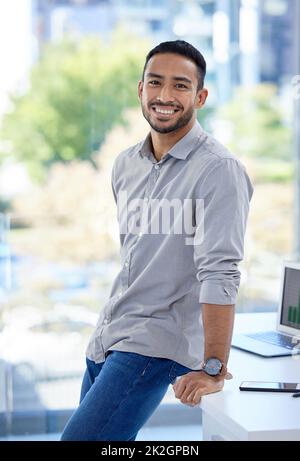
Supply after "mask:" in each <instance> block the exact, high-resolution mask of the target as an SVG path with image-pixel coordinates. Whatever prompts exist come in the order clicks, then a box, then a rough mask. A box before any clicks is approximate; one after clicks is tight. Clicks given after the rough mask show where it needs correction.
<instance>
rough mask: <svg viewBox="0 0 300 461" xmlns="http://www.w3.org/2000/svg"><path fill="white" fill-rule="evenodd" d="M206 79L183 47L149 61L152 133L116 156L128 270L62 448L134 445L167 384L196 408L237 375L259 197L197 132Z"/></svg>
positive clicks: (160, 49) (145, 80) (98, 334)
mask: <svg viewBox="0 0 300 461" xmlns="http://www.w3.org/2000/svg"><path fill="white" fill-rule="evenodd" d="M205 73H206V63H205V60H204V58H203V56H202V55H201V53H200V52H199V51H198V50H196V49H195V48H194V47H193V46H192V45H190V44H188V43H187V42H184V41H172V42H164V43H161V44H160V45H158V46H157V47H156V48H154V49H153V50H151V51H150V52H149V54H148V55H147V58H146V63H145V66H144V71H143V77H142V81H140V82H139V85H138V95H139V99H140V101H141V107H142V112H143V115H144V117H145V118H146V120H147V121H148V123H149V125H150V127H151V128H150V133H149V135H148V136H147V138H146V139H145V140H144V141H143V142H141V143H139V144H137V145H136V146H134V147H131V148H129V149H128V150H126V151H124V152H122V153H121V154H119V156H118V157H117V158H116V160H115V163H114V165H113V171H112V188H113V193H114V196H115V200H116V203H117V205H118V220H119V225H120V240H121V263H122V269H121V270H120V272H119V274H118V276H117V277H116V280H115V281H114V284H113V287H112V291H111V296H110V299H109V301H108V303H107V304H106V305H105V306H104V308H103V310H102V312H101V314H100V317H99V321H98V323H97V326H96V329H95V332H94V334H93V336H92V338H91V340H90V343H89V345H88V348H87V370H86V373H85V376H84V379H83V384H82V391H81V403H80V405H79V408H78V409H77V410H76V412H75V413H74V415H73V416H72V418H71V420H70V421H69V423H68V424H67V426H66V428H65V431H64V433H63V436H62V440H109V441H112V440H135V438H136V436H137V433H138V431H139V429H140V428H141V427H142V426H143V425H144V424H145V422H146V421H147V420H148V418H149V417H150V416H151V414H152V413H153V412H154V410H155V409H156V408H157V406H158V405H159V403H160V402H161V400H162V399H163V397H164V395H165V393H166V392H167V389H168V386H169V384H173V389H174V392H175V396H176V398H178V399H179V400H180V401H181V402H182V403H184V404H186V405H190V406H194V405H197V404H199V402H200V400H201V396H203V395H206V394H209V393H212V392H218V391H220V390H222V388H223V385H224V379H229V378H230V377H231V375H230V373H229V372H227V361H228V356H229V349H230V343H231V336H232V329H233V322H234V305H235V300H236V295H237V290H238V287H239V281H240V272H239V270H238V263H239V262H240V261H241V260H242V258H243V245H244V233H245V228H246V221H247V217H248V211H249V202H250V199H251V196H252V191H253V190H252V186H251V183H250V180H249V178H248V176H247V173H246V171H245V169H244V167H243V166H242V165H241V163H240V162H239V161H238V160H237V159H236V158H235V157H234V156H233V155H232V154H230V153H229V152H228V151H227V150H226V149H225V148H224V147H223V146H222V145H220V144H219V143H218V142H217V141H216V140H215V139H213V138H212V137H211V136H209V135H208V134H207V133H205V132H204V131H203V130H202V128H201V126H200V125H199V123H198V122H197V119H196V114H197V110H198V109H201V108H202V107H203V106H204V104H205V101H206V98H207V95H208V92H207V90H206V89H205V88H204V86H203V85H204V77H205ZM149 212H151V215H150V217H149ZM161 212H162V213H161ZM171 215H172V216H173V221H172V222H171ZM161 216H162V227H161V226H160V224H161V222H160V217H161ZM182 219H183V221H184V224H185V225H184V228H182V226H181V227H180V226H179V225H178V224H182ZM177 377H180V379H179V380H178V381H177V382H176V383H175V381H176V378H177Z"/></svg>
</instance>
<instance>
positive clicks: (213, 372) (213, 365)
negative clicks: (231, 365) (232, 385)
mask: <svg viewBox="0 0 300 461" xmlns="http://www.w3.org/2000/svg"><path fill="white" fill-rule="evenodd" d="M201 371H204V373H206V374H207V375H209V376H223V375H225V374H226V372H227V368H226V365H224V363H223V362H221V360H219V359H217V358H216V357H209V358H208V359H206V360H205V361H204V362H203V363H202V367H201Z"/></svg>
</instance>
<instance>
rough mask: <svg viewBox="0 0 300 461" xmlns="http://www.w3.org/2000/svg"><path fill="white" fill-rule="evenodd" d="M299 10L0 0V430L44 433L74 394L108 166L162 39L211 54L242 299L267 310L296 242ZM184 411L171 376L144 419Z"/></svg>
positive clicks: (97, 281)
mask: <svg viewBox="0 0 300 461" xmlns="http://www.w3.org/2000/svg"><path fill="white" fill-rule="evenodd" d="M299 24H300V7H299V2H298V0H130V1H129V0H128V1H127V0H69V1H67V0H7V1H6V0H4V1H2V2H0V66H1V77H0V438H2V439H9V438H10V437H15V438H16V439H18V438H22V437H24V436H25V437H27V438H31V439H37V438H38V437H39V438H43V437H46V436H47V434H48V436H49V437H50V438H51V434H52V435H53V434H58V433H59V432H60V430H61V428H62V426H63V424H64V422H65V421H66V418H67V417H68V416H69V415H70V414H71V412H72V411H73V410H74V408H75V407H76V405H77V402H78V396H79V388H80V382H81V376H82V373H83V371H84V367H85V362H84V352H85V348H86V345H87V341H88V338H89V336H90V334H91V332H92V330H93V327H94V325H95V323H96V321H97V317H98V314H99V312H100V310H101V308H102V307H103V305H104V303H105V302H106V300H107V299H108V296H109V293H110V288H111V284H112V281H113V279H114V277H115V275H116V274H117V272H118V270H119V267H120V266H119V236H118V227H117V220H116V209H115V204H114V200H113V196H112V192H111V185H110V175H111V167H112V164H113V161H114V159H115V157H116V156H117V154H118V153H119V152H120V151H121V150H123V149H125V148H126V147H128V146H130V145H132V144H135V143H136V142H138V141H140V140H141V139H143V138H144V137H145V135H146V134H147V131H148V127H147V124H146V122H145V121H144V119H143V117H142V115H141V111H140V107H139V101H138V98H137V94H136V88H137V81H138V80H139V78H140V76H141V70H142V67H143V64H144V59H145V55H146V53H147V51H149V50H150V49H151V48H152V47H153V46H155V45H156V44H158V43H159V42H161V41H164V40H175V39H184V40H187V41H189V42H191V43H192V44H193V45H195V46H196V47H198V48H199V50H201V52H202V53H203V54H204V56H205V57H206V60H207V64H208V74H207V80H206V86H207V88H208V89H209V99H208V103H207V106H206V108H205V109H204V110H202V111H200V112H199V120H200V122H201V124H202V125H203V127H204V128H205V129H206V130H207V131H209V132H210V133H212V134H213V135H214V136H216V137H217V138H218V139H219V140H220V141H221V142H223V143H224V144H225V145H226V146H228V147H229V148H230V149H231V150H232V151H233V152H234V153H235V154H236V155H237V156H238V158H240V160H241V161H242V162H243V163H244V164H245V166H246V167H247V170H248V172H249V174H250V176H251V179H252V182H253V184H254V186H255V193H254V196H253V200H252V205H251V213H250V216H249V226H248V231H247V235H246V247H245V260H244V262H243V263H242V264H241V267H240V269H241V273H242V281H241V287H240V292H239V298H238V304H237V311H238V312H251V311H253V312H258V311H274V310H276V307H277V300H278V296H279V288H280V286H279V280H280V270H281V263H282V261H283V260H298V259H299V256H300V254H299V253H300V252H299V248H300V245H299V239H300V237H299V234H300V232H299V230H300V226H299V220H300V218H299V203H300V201H299V190H300V188H299V157H300V150H299V145H300V141H299V120H300V118H299V105H300V101H299V99H300V91H299V85H300V76H299V74H300V64H299V62H300V52H299V47H300V45H299V44H300V39H299V30H298V29H299ZM297 75H298V76H299V77H297ZM178 421H181V423H182V422H184V423H185V424H186V426H187V427H188V426H189V425H193V424H194V425H196V426H197V425H198V423H199V424H200V423H201V414H200V411H199V410H198V409H191V408H188V407H184V406H183V405H182V404H180V403H179V402H178V401H176V399H175V397H174V396H173V391H172V389H170V392H168V394H167V395H166V397H165V399H164V404H163V405H162V406H161V408H160V410H159V413H157V414H156V416H155V417H154V418H153V419H152V422H151V423H150V424H149V427H150V426H151V424H152V426H158V427H159V428H160V434H161V435H160V437H161V439H164V438H165V437H166V432H164V427H167V426H168V425H170V424H177V423H178ZM178 424H179V423H178ZM196 426H195V427H196ZM177 433H178V432H177ZM38 434H39V435H38ZM188 434H189V433H188V432H187V433H185V432H181V437H184V438H183V439H182V440H191V439H189V438H188V437H189V435H188ZM190 434H191V432H190ZM199 434H200V432H199ZM53 437H54V438H55V436H53ZM148 437H151V436H150V435H149V436H148ZM153 437H154V436H153ZM156 439H157V437H156ZM171 440H172V438H171ZM173 440H174V438H173Z"/></svg>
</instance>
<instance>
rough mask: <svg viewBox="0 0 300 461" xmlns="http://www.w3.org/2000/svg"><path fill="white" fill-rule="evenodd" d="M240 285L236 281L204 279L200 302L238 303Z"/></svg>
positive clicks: (201, 286)
mask: <svg viewBox="0 0 300 461" xmlns="http://www.w3.org/2000/svg"><path fill="white" fill-rule="evenodd" d="M237 293H238V286H236V285H235V283H234V282H232V283H230V282H222V281H212V280H204V281H203V282H201V285H200V296H199V302H200V303H202V304H222V305H229V304H236V298H237Z"/></svg>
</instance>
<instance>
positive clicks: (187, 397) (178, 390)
mask: <svg viewBox="0 0 300 461" xmlns="http://www.w3.org/2000/svg"><path fill="white" fill-rule="evenodd" d="M225 379H232V375H231V374H230V373H227V374H226V375H225V376H209V375H208V374H206V373H204V372H203V371H192V372H191V373H187V374H186V375H184V376H182V377H181V378H180V379H179V380H178V381H177V382H176V383H175V384H173V389H174V392H175V397H176V398H177V399H180V401H181V403H184V404H186V405H189V406H192V407H194V406H195V405H198V404H199V403H200V401H201V397H202V396H203V395H207V394H212V393H214V392H220V391H221V390H222V389H223V387H224V380H225Z"/></svg>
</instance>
